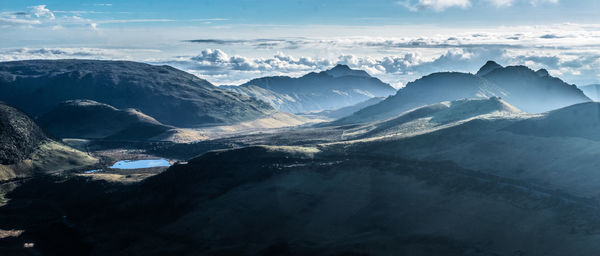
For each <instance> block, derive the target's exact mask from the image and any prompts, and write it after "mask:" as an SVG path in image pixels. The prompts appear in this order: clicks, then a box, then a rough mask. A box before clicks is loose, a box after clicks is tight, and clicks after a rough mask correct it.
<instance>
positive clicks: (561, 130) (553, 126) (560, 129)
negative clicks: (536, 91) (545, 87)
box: [506, 102, 600, 141]
mask: <svg viewBox="0 0 600 256" xmlns="http://www.w3.org/2000/svg"><path fill="white" fill-rule="evenodd" d="M506 130H507V131H510V132H514V133H519V134H525V135H531V136H542V137H579V138H585V139H589V140H595V141H600V103H598V102H587V103H581V104H576V105H572V106H569V107H565V108H561V109H557V110H553V111H550V112H548V113H544V114H543V115H541V116H539V117H534V118H530V119H526V120H523V121H520V122H518V123H516V124H513V125H511V126H509V127H507V128H506Z"/></svg>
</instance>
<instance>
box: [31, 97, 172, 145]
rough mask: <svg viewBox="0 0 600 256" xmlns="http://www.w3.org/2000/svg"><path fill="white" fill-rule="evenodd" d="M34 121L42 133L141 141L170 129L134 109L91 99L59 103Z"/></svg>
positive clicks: (68, 136) (70, 136)
mask: <svg viewBox="0 0 600 256" xmlns="http://www.w3.org/2000/svg"><path fill="white" fill-rule="evenodd" d="M38 122H39V124H40V126H41V127H42V128H44V130H45V131H46V132H48V133H50V134H52V135H54V136H57V137H61V138H86V139H104V138H113V139H114V138H116V137H118V138H121V139H127V140H132V139H138V140H140V139H142V140H143V139H149V138H152V137H154V136H158V135H160V134H162V133H163V132H166V131H167V130H169V129H171V128H172V127H169V126H166V125H163V124H161V123H160V122H158V121H156V120H155V119H154V118H152V117H150V116H147V115H145V114H143V113H141V112H139V111H137V110H135V109H125V110H119V109H117V108H115V107H113V106H110V105H107V104H103V103H99V102H95V101H91V100H71V101H66V102H63V103H61V104H59V105H58V106H57V107H55V108H54V109H52V110H51V111H50V112H48V113H46V114H44V115H43V116H42V117H40V118H39V120H38Z"/></svg>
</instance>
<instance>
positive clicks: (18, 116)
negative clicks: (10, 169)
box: [0, 103, 46, 165]
mask: <svg viewBox="0 0 600 256" xmlns="http://www.w3.org/2000/svg"><path fill="white" fill-rule="evenodd" d="M45 139H46V136H45V135H44V133H43V132H42V130H41V129H40V128H39V127H38V126H37V125H36V124H35V123H34V122H33V120H31V119H30V118H29V117H28V116H27V115H25V114H24V113H22V112H21V111H19V110H17V109H15V108H13V107H10V106H8V105H5V104H3V103H0V164H4V165H6V164H14V163H16V162H19V161H21V160H23V159H25V158H26V157H28V156H29V155H30V154H31V153H33V151H35V149H36V148H38V146H39V145H40V144H41V143H42V142H43V141H44V140H45Z"/></svg>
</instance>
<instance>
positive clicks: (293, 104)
mask: <svg viewBox="0 0 600 256" xmlns="http://www.w3.org/2000/svg"><path fill="white" fill-rule="evenodd" d="M252 87H259V88H262V89H265V90H268V91H269V92H268V93H265V92H261V91H259V90H256V89H254V90H250V91H249V89H251V88H252ZM230 88H232V89H233V90H237V91H239V92H240V93H246V94H249V95H253V96H256V97H257V98H259V99H261V98H263V97H264V98H266V99H264V100H265V101H268V102H274V103H275V104H272V105H273V106H275V107H276V108H278V109H279V110H282V111H290V112H293V113H300V112H310V111H321V110H328V109H337V108H341V107H346V106H350V105H354V104H356V103H359V102H362V101H365V100H368V99H369V98H372V97H387V96H389V95H391V94H393V93H395V92H396V90H395V89H394V88H393V87H391V86H390V85H388V84H386V83H384V82H382V81H381V80H379V79H377V78H374V77H371V76H370V75H369V74H367V73H366V72H365V71H362V70H352V69H350V68H349V67H348V66H346V65H337V66H335V67H334V68H332V69H330V70H326V71H323V72H319V73H314V72H312V73H309V74H306V75H304V76H302V77H299V78H293V77H287V76H276V77H263V78H257V79H253V80H251V81H249V82H247V83H245V84H242V85H240V89H236V88H234V87H230ZM246 91H247V92H246ZM271 92H274V93H275V94H273V93H271ZM258 94H264V95H262V96H261V95H258ZM275 101H279V102H275Z"/></svg>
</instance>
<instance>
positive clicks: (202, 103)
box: [0, 59, 274, 127]
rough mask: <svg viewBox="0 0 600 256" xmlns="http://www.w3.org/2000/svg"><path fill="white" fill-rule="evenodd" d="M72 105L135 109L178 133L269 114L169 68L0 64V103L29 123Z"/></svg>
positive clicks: (243, 98) (110, 64)
mask: <svg viewBox="0 0 600 256" xmlns="http://www.w3.org/2000/svg"><path fill="white" fill-rule="evenodd" d="M76 99H90V100H95V101H98V102H102V103H106V104H109V105H112V106H115V107H116V108H119V109H125V108H135V109H139V110H141V111H142V112H144V113H146V114H148V115H150V116H152V117H154V118H156V119H157V120H159V121H160V122H162V123H165V124H169V125H175V126H181V127H194V126H201V125H210V124H215V123H217V124H219V123H235V122H239V121H245V120H251V119H255V118H257V117H262V116H265V115H266V114H269V113H272V112H274V109H273V108H272V107H271V106H270V105H268V104H266V103H265V102H262V101H259V100H256V99H254V98H250V97H247V96H243V95H240V94H237V93H235V92H231V91H227V90H223V89H219V88H218V87H216V86H214V85H212V84H211V83H209V82H208V81H206V80H203V79H200V78H198V77H196V76H194V75H192V74H189V73H186V72H183V71H181V70H178V69H175V68H173V67H170V66H154V65H149V64H144V63H138V62H131V61H101V60H73V59H63V60H29V61H11V62H0V100H4V101H7V103H9V104H12V105H15V106H17V107H19V108H21V109H23V110H24V111H25V112H27V113H28V114H30V115H32V116H34V117H35V116H41V115H43V114H44V113H45V112H47V111H48V110H49V109H51V108H52V107H54V106H55V105H57V104H59V103H60V102H63V101H66V100H76ZM32 102H35V104H33V103H32ZM172 113H177V115H172Z"/></svg>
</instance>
